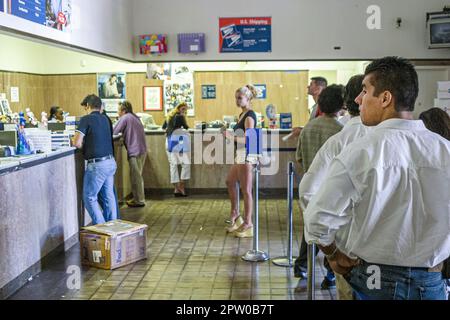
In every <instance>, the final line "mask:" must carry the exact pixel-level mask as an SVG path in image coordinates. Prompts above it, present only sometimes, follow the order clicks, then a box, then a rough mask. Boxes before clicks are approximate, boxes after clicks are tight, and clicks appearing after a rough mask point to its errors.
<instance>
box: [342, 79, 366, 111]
mask: <svg viewBox="0 0 450 320" xmlns="http://www.w3.org/2000/svg"><path fill="white" fill-rule="evenodd" d="M363 80H364V75H363V74H358V75H356V76H353V77H351V78H350V80H348V82H347V85H346V86H345V95H344V104H345V106H346V107H347V111H348V113H350V115H351V116H354V117H355V116H359V104H357V103H356V102H355V99H356V97H358V96H359V95H360V93H361V91H362V89H363V88H362V82H363Z"/></svg>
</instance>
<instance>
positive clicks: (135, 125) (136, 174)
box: [114, 101, 147, 207]
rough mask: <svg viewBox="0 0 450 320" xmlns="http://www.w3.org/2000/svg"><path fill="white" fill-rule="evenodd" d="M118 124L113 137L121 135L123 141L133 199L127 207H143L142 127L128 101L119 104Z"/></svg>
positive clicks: (144, 155) (143, 151) (143, 136)
mask: <svg viewBox="0 0 450 320" xmlns="http://www.w3.org/2000/svg"><path fill="white" fill-rule="evenodd" d="M119 117H120V118H119V122H117V124H116V126H115V127H114V135H118V134H123V141H124V144H125V148H127V153H128V163H129V164H130V178H131V191H132V193H133V199H132V200H128V201H127V205H128V206H129V207H144V206H145V193H144V179H142V170H143V169H144V163H145V158H146V157H147V146H146V143H145V132H144V126H143V125H142V123H141V120H140V119H139V117H138V116H137V115H135V114H134V113H133V106H132V105H131V103H130V102H129V101H123V102H120V103H119Z"/></svg>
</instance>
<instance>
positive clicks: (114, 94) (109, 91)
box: [97, 72, 126, 99]
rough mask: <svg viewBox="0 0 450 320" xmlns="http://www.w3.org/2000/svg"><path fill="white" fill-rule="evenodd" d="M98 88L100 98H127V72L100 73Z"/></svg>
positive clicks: (98, 75)
mask: <svg viewBox="0 0 450 320" xmlns="http://www.w3.org/2000/svg"><path fill="white" fill-rule="evenodd" d="M97 88H98V96H99V97H100V99H126V73H125V72H117V73H98V74H97Z"/></svg>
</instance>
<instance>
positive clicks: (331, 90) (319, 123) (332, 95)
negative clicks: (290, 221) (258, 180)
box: [294, 84, 344, 290]
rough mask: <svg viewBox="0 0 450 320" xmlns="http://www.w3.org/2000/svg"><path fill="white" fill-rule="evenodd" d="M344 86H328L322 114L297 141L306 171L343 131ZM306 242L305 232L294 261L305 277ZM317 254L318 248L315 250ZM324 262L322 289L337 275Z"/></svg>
mask: <svg viewBox="0 0 450 320" xmlns="http://www.w3.org/2000/svg"><path fill="white" fill-rule="evenodd" d="M343 95H344V88H343V87H342V86H340V85H336V84H334V85H331V86H329V87H327V88H325V89H324V90H323V91H322V92H321V94H320V96H319V99H318V100H317V102H318V106H319V108H320V110H321V111H322V112H323V114H322V115H321V116H319V117H317V118H314V119H312V120H311V121H309V122H308V123H307V124H306V126H305V127H304V128H303V130H302V132H301V133H300V138H299V140H298V146H297V153H296V159H297V161H298V162H299V163H300V165H301V167H302V169H303V171H304V172H305V173H307V172H308V170H309V168H310V166H311V164H312V162H313V160H314V157H315V156H316V154H317V152H318V151H319V149H320V148H321V147H322V146H323V145H324V144H325V142H326V141H327V140H328V139H329V138H330V137H332V136H333V135H335V134H336V133H338V132H339V131H341V130H342V124H341V123H339V122H338V121H337V115H338V113H339V111H340V110H341V109H342V107H343V105H344V96H343ZM307 248H308V246H307V244H306V242H305V237H304V232H303V235H302V242H301V245H300V254H299V256H298V258H297V259H296V260H295V265H294V275H295V276H297V277H300V278H306V269H307V265H308V264H307V259H308V254H307ZM316 253H317V250H316ZM324 265H325V267H326V268H327V270H328V272H327V275H326V276H325V278H324V280H323V281H322V289H324V290H325V289H329V288H332V287H334V286H335V285H336V282H335V276H334V274H333V272H332V270H331V268H330V267H329V265H328V263H327V260H326V259H324Z"/></svg>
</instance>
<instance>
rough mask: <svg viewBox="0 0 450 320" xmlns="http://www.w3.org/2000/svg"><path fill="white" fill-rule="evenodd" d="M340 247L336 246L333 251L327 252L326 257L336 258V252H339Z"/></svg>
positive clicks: (328, 258) (329, 258)
mask: <svg viewBox="0 0 450 320" xmlns="http://www.w3.org/2000/svg"><path fill="white" fill-rule="evenodd" d="M338 250H339V249H338V247H337V246H334V250H333V252H331V253H330V254H327V253H325V252H324V253H325V257H326V258H327V260H333V259H334V258H335V256H336V253H337V252H338Z"/></svg>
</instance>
